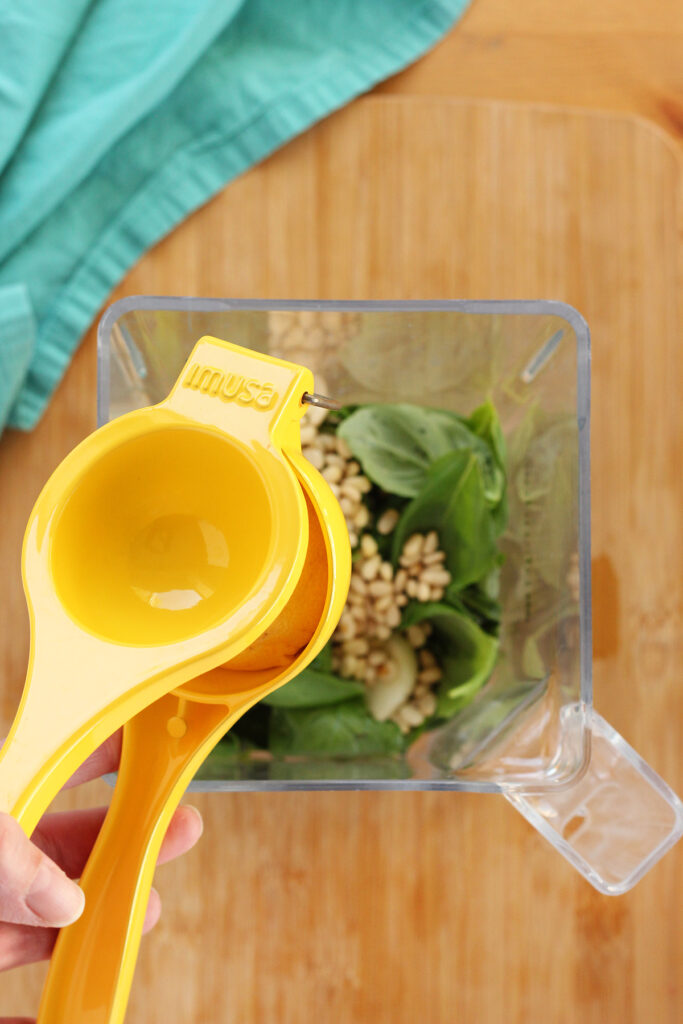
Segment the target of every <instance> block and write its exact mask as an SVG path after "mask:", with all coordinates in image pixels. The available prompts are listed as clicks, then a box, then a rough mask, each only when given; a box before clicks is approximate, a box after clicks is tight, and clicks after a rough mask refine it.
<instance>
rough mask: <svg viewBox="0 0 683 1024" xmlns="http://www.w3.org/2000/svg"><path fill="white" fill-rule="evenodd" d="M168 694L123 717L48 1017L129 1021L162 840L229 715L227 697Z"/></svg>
mask: <svg viewBox="0 0 683 1024" xmlns="http://www.w3.org/2000/svg"><path fill="white" fill-rule="evenodd" d="M183 705H184V706H182V705H181V708H182V717H180V715H179V698H178V697H176V696H174V695H172V694H169V695H167V696H165V697H162V698H160V699H159V700H158V701H156V702H155V703H154V704H152V705H150V706H149V707H148V708H146V709H145V710H144V711H142V712H141V713H140V714H138V715H137V716H136V717H135V718H133V719H132V720H131V721H130V722H128V723H127V724H126V726H125V727H124V733H123V746H122V751H121V764H120V768H119V774H118V779H117V782H116V787H115V789H114V794H113V797H112V802H111V805H110V808H109V811H108V812H107V816H106V819H105V821H104V824H103V826H102V830H101V831H100V834H99V836H98V837H97V841H96V842H95V846H94V847H93V850H92V853H91V855H90V858H89V860H88V863H87V865H86V868H85V871H84V873H83V876H82V879H81V886H82V888H83V890H84V892H85V910H84V912H83V914H82V916H81V917H80V918H79V919H78V921H76V922H75V923H74V924H73V925H69V927H68V928H64V929H62V931H61V932H60V934H59V936H58V938H57V943H56V946H55V950H54V953H53V955H52V960H51V962H50V969H49V972H48V976H47V981H46V984H45V988H44V990H43V997H42V1000H41V1004H40V1011H39V1014H38V1022H39V1024H63V1022H66V1021H68V1022H69V1024H121V1022H122V1021H123V1018H124V1016H125V1012H126V1005H127V1002H128V996H129V993H130V987H131V983H132V980H133V974H134V971H135V963H136V959H137V954H138V949H139V945H140V938H141V935H142V926H143V923H144V919H145V912H146V909H147V901H148V899H149V894H150V889H151V886H152V878H153V875H154V869H155V866H156V862H157V857H158V854H159V850H160V848H161V843H162V841H163V838H164V836H165V834H166V830H167V828H168V825H169V823H170V821H171V818H172V816H173V812H174V811H175V809H176V807H177V806H178V804H179V802H180V800H181V798H182V796H183V793H184V792H185V790H186V789H187V786H188V784H189V782H190V780H191V779H192V776H193V775H194V774H195V773H196V771H197V769H198V767H199V765H200V764H201V763H202V761H203V760H204V759H205V757H206V756H207V754H208V753H209V751H210V750H211V749H212V748H213V747H214V746H215V744H216V743H217V742H218V741H219V740H220V738H221V737H222V736H223V734H224V733H225V731H226V729H227V727H228V726H229V724H230V722H229V720H228V717H227V715H228V712H227V708H226V707H225V705H222V704H199V703H196V702H194V701H189V702H187V703H185V702H183Z"/></svg>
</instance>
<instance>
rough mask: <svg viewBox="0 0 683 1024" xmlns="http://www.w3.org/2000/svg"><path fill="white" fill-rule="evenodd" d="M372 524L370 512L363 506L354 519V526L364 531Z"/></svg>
mask: <svg viewBox="0 0 683 1024" xmlns="http://www.w3.org/2000/svg"><path fill="white" fill-rule="evenodd" d="M369 522H370V511H369V509H368V507H367V505H361V506H360V507H359V509H358V511H357V512H356V514H355V516H354V517H353V525H354V526H355V527H356V529H358V530H362V529H364V527H366V526H367V525H368V523H369Z"/></svg>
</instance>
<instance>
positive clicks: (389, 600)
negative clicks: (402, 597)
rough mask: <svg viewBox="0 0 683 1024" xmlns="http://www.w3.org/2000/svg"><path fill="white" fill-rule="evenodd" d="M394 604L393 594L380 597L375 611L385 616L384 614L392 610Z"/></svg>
mask: <svg viewBox="0 0 683 1024" xmlns="http://www.w3.org/2000/svg"><path fill="white" fill-rule="evenodd" d="M371 586H372V584H371ZM393 603H394V598H393V596H392V595H391V594H385V595H384V597H380V598H379V600H378V601H377V602H376V604H375V611H377V612H379V614H380V615H384V613H385V612H386V611H387V610H388V609H389V608H391V606H392V604H393Z"/></svg>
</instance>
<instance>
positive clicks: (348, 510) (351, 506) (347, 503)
mask: <svg viewBox="0 0 683 1024" xmlns="http://www.w3.org/2000/svg"><path fill="white" fill-rule="evenodd" d="M324 475H325V474H324V473H323V476H324ZM339 507H340V509H341V510H342V512H343V513H344V515H345V516H352V515H353V514H354V512H355V511H356V508H357V506H356V503H355V502H354V501H351V499H350V498H347V497H345V496H344V495H342V496H341V497H340V499H339Z"/></svg>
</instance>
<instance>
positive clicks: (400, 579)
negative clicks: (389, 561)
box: [394, 569, 408, 590]
mask: <svg viewBox="0 0 683 1024" xmlns="http://www.w3.org/2000/svg"><path fill="white" fill-rule="evenodd" d="M407 582H408V573H407V572H406V570H405V569H399V570H398V572H397V573H396V576H395V578H394V589H395V590H405V586H406V583H407Z"/></svg>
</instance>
